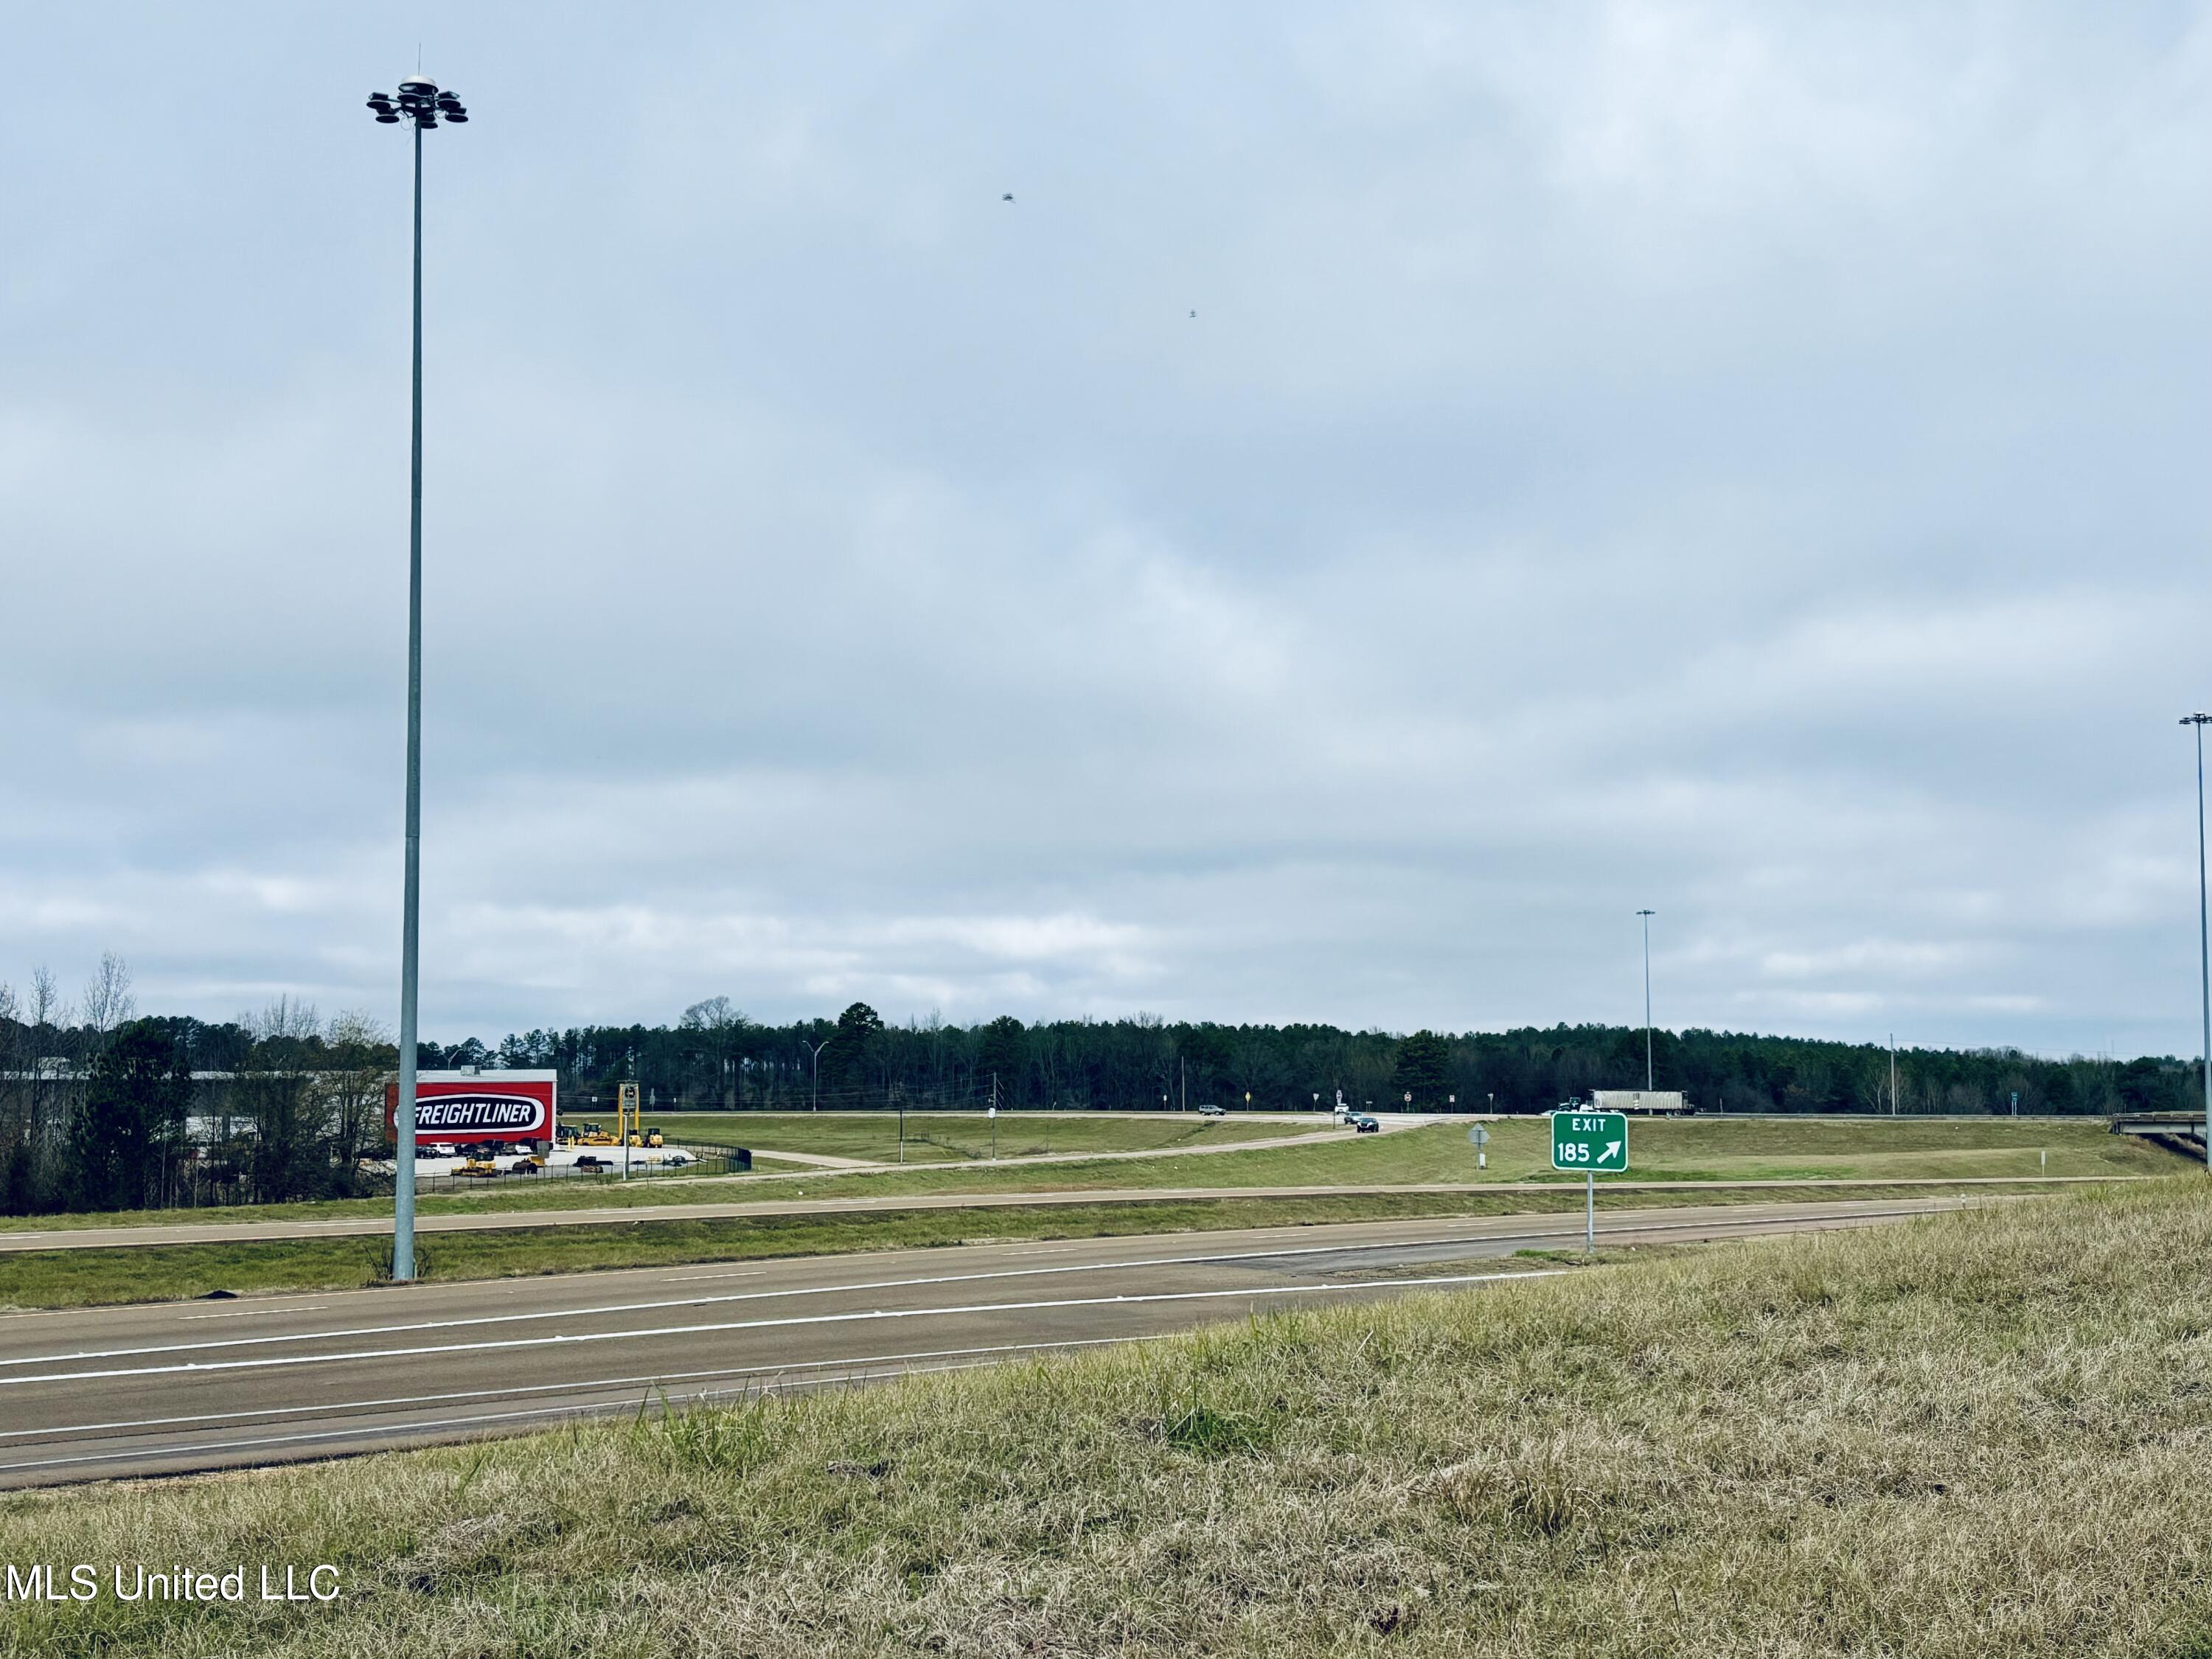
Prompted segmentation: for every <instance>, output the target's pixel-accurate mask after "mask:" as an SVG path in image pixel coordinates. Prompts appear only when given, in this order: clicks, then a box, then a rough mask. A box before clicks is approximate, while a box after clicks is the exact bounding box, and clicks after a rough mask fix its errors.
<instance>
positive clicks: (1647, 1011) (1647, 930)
mask: <svg viewBox="0 0 2212 1659" xmlns="http://www.w3.org/2000/svg"><path fill="white" fill-rule="evenodd" d="M1636 914H1637V915H1639V916H1641V917H1643V918H1644V1093H1645V1094H1647V1095H1648V1094H1650V1092H1651V918H1652V917H1654V916H1656V915H1658V914H1659V913H1658V912H1657V911H1656V910H1638V912H1637V913H1636Z"/></svg>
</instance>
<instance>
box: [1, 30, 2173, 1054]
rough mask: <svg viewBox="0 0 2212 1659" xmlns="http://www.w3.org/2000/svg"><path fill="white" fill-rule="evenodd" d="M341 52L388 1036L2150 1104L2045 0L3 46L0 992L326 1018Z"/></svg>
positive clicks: (2101, 129)
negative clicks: (1867, 1078) (2017, 1071)
mask: <svg viewBox="0 0 2212 1659" xmlns="http://www.w3.org/2000/svg"><path fill="white" fill-rule="evenodd" d="M418 36H419V37H420V39H421V40H422V51H423V54H424V55H423V64H424V66H425V68H426V69H427V70H428V71H429V72H430V73H431V74H433V75H434V76H436V77H439V78H441V80H442V81H444V82H446V83H447V84H450V85H451V86H453V88H455V89H456V90H458V91H459V93H460V94H461V95H462V96H463V97H464V98H465V100H467V102H468V103H469V105H470V107H471V114H472V117H473V119H472V120H471V124H470V125H467V126H465V127H463V128H459V129H446V130H441V131H437V132H435V133H432V134H429V135H428V137H427V139H426V161H425V168H426V173H427V176H428V185H427V206H426V209H425V216H426V223H427V235H428V255H427V259H426V275H425V286H426V290H427V295H428V323H427V344H426V352H427V357H428V410H429V413H428V438H427V447H428V483H427V487H426V495H425V499H426V514H427V526H428V527H427V531H426V536H425V548H426V552H425V557H426V563H427V569H428V574H427V579H426V587H427V594H428V600H427V603H428V623H427V644H426V653H427V668H426V673H425V699H426V708H427V716H426V738H425V746H426V762H425V774H424V775H425V786H424V800H425V810H424V833H423V849H424V850H423V871H424V905H423V915H424V950H423V965H424V993H423V1014H422V1018H423V1026H424V1030H425V1032H426V1033H427V1034H429V1035H434V1036H441V1037H443V1038H445V1039H447V1040H456V1039H458V1038H459V1037H460V1036H465V1035H470V1034H477V1035H483V1036H497V1035H498V1034H499V1033H501V1032H502V1031H504V1030H509V1029H514V1028H522V1027H528V1026H535V1025H556V1024H574V1023H579V1022H583V1021H625V1022H626V1021H629V1020H633V1019H635V1020H645V1021H650V1022H659V1021H663V1020H666V1019H671V1018H674V1017H675V1016H676V1015H677V1014H678V1012H680V1011H681V1009H682V1008H683V1007H684V1005H685V1004H686V1003H688V1002H690V1001H693V1000H696V999H698V998H700V997H702V996H707V995H710V994H717V993H720V994H727V995H729V996H730V997H732V999H733V1000H735V1001H736V1002H737V1003H738V1006H741V1007H743V1008H744V1009H745V1010H746V1011H747V1012H750V1013H751V1014H753V1015H755V1016H756V1017H758V1018H790V1017H792V1016H793V1015H800V1014H812V1013H818V1012H820V1013H834V1012H836V1009H837V1008H839V1007H841V1006H843V1005H844V1004H845V1003H847V1002H848V1001H850V1000H854V999H855V998H860V999H865V1000H867V1001H868V1002H870V1003H872V1004H873V1005H874V1006H877V1007H878V1008H879V1009H881V1010H882V1011H883V1012H884V1013H885V1014H886V1015H887V1016H889V1017H891V1018H907V1017H908V1016H927V1014H928V1013H929V1012H930V1011H931V1010H933V1009H934V1010H938V1011H939V1012H942V1013H943V1014H944V1015H945V1017H946V1018H951V1019H955V1020H958V1021H963V1022H965V1021H969V1020H972V1019H975V1018H987V1017H989V1016H991V1015H994V1014H996V1013H999V1012H1014V1013H1017V1014H1019V1015H1021V1016H1023V1017H1024V1018H1040V1017H1051V1016H1060V1015H1075V1014H1093V1015H1098V1016H1102V1017H1111V1016H1115V1015H1121V1014H1127V1013H1131V1012H1136V1011H1139V1010H1149V1011H1153V1012H1160V1013H1164V1014H1165V1015H1167V1016H1169V1017H1170V1018H1174V1017H1184V1018H1215V1019H1224V1020H1246V1019H1249V1020H1266V1021H1275V1022H1279V1021H1286V1020H1329V1021H1334V1022H1338V1023H1340V1024H1350V1025H1361V1026H1364V1025H1376V1026H1381V1027H1384V1028H1387V1029H1390V1030H1408V1029H1412V1028H1413V1027H1416V1026H1419V1025H1433V1026H1438V1027H1445V1028H1449V1029H1454V1030H1464V1029H1468V1028H1495V1027H1498V1026H1500V1025H1503V1024H1519V1023H1522V1022H1537V1023H1542V1024H1550V1023H1553V1022H1554V1021H1559V1020H1566V1021H1577V1020H1605V1021H1613V1022H1620V1023H1628V1022H1632V1021H1634V1020H1637V1019H1640V1018H1641V1015H1642V1000H1641V999H1642V983H1641V979H1640V957H1639V942H1638V922H1637V920H1636V917H1635V915H1634V912H1635V911H1636V910H1637V909H1638V908H1639V907H1645V906H1648V907H1650V908H1654V909H1656V911H1657V912H1658V915H1657V916H1656V918H1655V919H1654V923H1653V930H1652V978H1653V1007H1654V1013H1655V1016H1656V1019H1657V1021H1658V1023H1660V1024H1662V1025H1666V1026H1669V1027H1679V1026H1682V1025H1686V1024H1699V1025H1710V1026H1724V1027H1730V1028H1735V1029H1739V1030H1744V1029H1751V1030H1784V1031H1792V1032H1802V1033H1813V1034H1822V1035H1830V1036H1844V1037H1850V1038H1855V1039H1871V1040H1881V1038H1883V1037H1884V1036H1887V1034H1888V1033H1890V1032H1892V1031H1894V1032H1895V1033H1896V1034H1897V1036H1898V1037H1899V1040H1900V1041H1904V1042H1935V1043H1945V1044H1979V1043H2018V1044H2020V1045H2022V1046H2024V1047H2027V1048H2035V1049H2040V1050H2045V1051H2055V1052H2064V1051H2068V1050H2076V1049H2078V1050H2082V1051H2087V1052H2101V1051H2104V1050H2106V1049H2113V1050H2117V1051H2119V1052H2123V1053H2132V1052H2138V1051H2142V1050H2151V1051H2159V1052H2166V1051H2172V1052H2177V1053H2190V1052H2194V1051H2195V1049H2196V1047H2197V1036H2196V1021H2197V979H2196V975H2197V938H2196V916H2195V914H2194V906H2195V902H2196V897H2197V893H2196V881H2197V872H2196V867H2195V853H2196V843H2195V839H2194V837H2195V824H2194V820H2193V817H2192V803H2193V794H2192V775H2191V750H2190V746H2189V737H2188V734H2187V733H2185V732H2183V731H2182V730H2181V729H2180V728H2179V726H2177V725H2176V724H2175V720H2176V717H2177V716H2178V715H2179V714H2182V713H2183V712H2185V711H2186V710H2188V709H2191V708H2197V707H2201V706H2204V705H2206V704H2208V703H2212V673H2208V663H2207V659H2206V652H2205V647H2204V640H2205V634H2206V623H2207V621H2208V609H2212V605H2208V599H2212V595H2208V589H2207V558H2206V555H2207V550H2208V532H2212V511H2208V509H2209V508H2212V488H2208V479H2212V469H2208V466H2207V458H2208V455H2212V390H2208V388H2212V327H2208V317H2209V316H2212V258H2208V254H2212V246H2208V234H2207V232H2208V220H2209V219H2212V210H2209V209H2208V205H2207V204H2208V203H2212V188H2208V186H2212V9H2208V7H2207V6H2206V5H2205V4H2202V3H2198V4H2161V3H2140V4H2130V3H2120V0H2116V3H2110V4H2106V5H2100V6H2096V7H2089V8H2084V7H2081V6H2077V5H2071V4H2058V3H2051V4H2033V3H2021V4H2012V5H2006V4H1995V3H1992V4H1959V5H1945V6H1929V5H1926V4H1922V3H1900V4H1895V5H1882V4H1864V5H1854V6H1850V7H1848V8H1836V7H1826V6H1812V5H1802V6H1801V5H1784V4H1771V5H1770V4H1751V3H1747V0H1746V3H1737V4H1733V5H1727V4H1691V3H1667V0H1634V3H1621V4H1615V5H1607V4H1576V3H1543V4H1535V3H1530V4H1511V5H1509V4H1480V3H1469V4H1438V5H1433V6H1431V5H1416V4H1395V3H1386V0H1361V3H1357V4H1352V3H1346V4H1342V5H1323V4H1309V3H1283V0H1271V3H1264V4H1263V3H1253V4H1247V5H1231V4H1222V5H1218V6H1192V5H1188V4H1160V5H1154V6H1142V5H1129V6H1115V7H1106V8H1098V7H1086V8H1077V7H1073V6H1037V5H1035V4H1022V5H1014V4H1007V5H967V4H921V3H901V4H898V5H896V6H893V5H878V6H869V7H860V6H846V5H840V4H836V3H824V0H807V3H792V4H781V5H745V6H726V5H703V4H702V5H696V6H685V5H678V4H667V5H657V6H653V7H649V8H628V9H625V8H610V7H608V6H605V5H604V4H593V5H590V6H583V5H574V4H562V3H545V0H537V3H531V4H527V5H524V4H513V5H489V4H476V5H471V4H453V3H442V4H440V5H438V6H435V7H430V6H415V7H408V6H392V5H375V6H368V5H326V6H319V7H313V8H301V7H299V6H296V5H290V4H285V5H276V4H269V5H260V6H255V5H246V4H230V5H224V6H220V7H193V8H189V9H186V8H177V7H172V6H167V5H155V4H147V5H142V6H129V5H119V4H103V3H99V0H86V3H82V4H76V5H70V6H46V7H40V8H35V9H19V10H18V11H17V12H16V13H15V14H14V15H13V18H12V21H11V23H10V48H9V55H10V58H11V61H12V63H13V64H14V66H15V67H14V69H13V70H11V72H10V76H9V96H8V98H7V100H5V101H4V103H0V213H4V216H5V223H6V242H5V252H4V255H0V582H3V583H4V587H3V588H0V618H4V623H5V626H4V629H0V776H4V778H5V779H6V782H5V784H4V785H0V799H4V800H5V802H6V806H5V810H4V812H0V980H7V981H13V982H14V983H15V985H16V986H17V987H18V988H19V990H20V988H21V986H22V984H23V982H24V981H25V980H26V979H27V976H28V975H29V973H30V971H31V970H32V969H33V966H34V965H36V964H40V963H46V964H50V965H51V966H52V969H54V971H55V972H56V973H57V974H58V975H59V976H60V978H61V979H62V981H63V982H64V986H65V987H75V986H76V984H78V983H81V982H82V979H83V977H84V975H85V974H86V973H87V971H88V969H90V968H91V966H92V965H93V963H94V960H95V959H96V958H97V957H98V955H99V953H100V951H103V950H113V951H118V952H119V953H121V954H122V955H123V956H124V957H125V958H126V959H127V960H128V961H129V963H131V968H132V969H133V971H134V973H135V975H136V976H137V989H138V995H139V1003H140V1006H141V1008H142V1009H144V1010H149V1011H151V1010H161V1011H181V1012H193V1013H197V1014H200V1015H203V1016H206V1017H209V1018H227V1017H230V1016H232V1015H234V1014H236V1013H237V1012H239V1011H240V1010H241V1009H243V1008H246V1007H249V1006H259V1005H261V1004H263V1003H264V1002H265V1001H267V1000H269V999H270V998H271V997H273V996H275V995H276V994H284V993H291V994H300V995H302V996H304V997H306V998H307V999H309V1000H312V1001H313V1002H315V1003H316V1004H317V1005H319V1006H320V1007H322V1008H323V1009H324V1011H325V1012H336V1011H337V1010H339V1009H342V1008H359V1009H363V1010H367V1011H369V1012H373V1013H374V1014H376V1015H378V1016H379V1017H380V1018H384V1019H386V1021H387V1022H388V1021H391V1020H392V1019H393V1018H395V1017H396V1007H397V975H398V941H399V875H400V844H399V830H400V807H401V783H402V757H403V740H404V687H405V647H406V586H405V579H406V530H407V494H406V492H407V471H406V468H407V391H408V386H407V321H408V317H407V258H408V244H407V223H408V222H407V214H408V187H409V186H408V158H407V147H408V139H407V135H406V132H405V130H404V129H401V128H388V127H379V126H377V125H374V122H373V121H372V120H371V118H370V117H369V114H368V112H367V111H366V110H365V109H363V108H362V100H363V99H364V98H365V97H366V95H367V94H368V93H369V92H370V91H371V90H372V89H381V90H385V91H390V90H391V89H392V85H393V82H395V81H396V79H397V78H398V76H399V75H400V74H401V73H402V72H404V70H406V69H408V68H409V67H410V66H411V65H412V64H413V63H414V61H415V52H416V40H417V38H418ZM1008 192H1011V193H1012V195H1013V197H1014V198H1015V199H1014V200H1013V201H1012V203H1008V202H1006V201H1004V200H1002V199H1001V198H1002V197H1003V196H1004V195H1005V194H1006V193H1008ZM1193 313H1195V314H1193Z"/></svg>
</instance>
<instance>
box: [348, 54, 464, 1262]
mask: <svg viewBox="0 0 2212 1659" xmlns="http://www.w3.org/2000/svg"><path fill="white" fill-rule="evenodd" d="M368 106H369V108H370V109H371V110H373V111H374V112H375V115H376V120H377V125H379V126H386V127H389V126H397V125H398V124H399V123H400V122H402V121H405V122H407V123H408V124H409V125H411V126H412V127H413V128H414V129H415V386H414V392H415V396H414V404H415V426H414V443H413V447H412V452H411V453H412V466H411V471H410V475H409V480H408V491H407V877H406V890H405V897H404V900H403V901H402V903H403V906H404V914H403V915H402V917H401V921H400V927H399V939H400V942H399V1099H398V1104H397V1106H396V1108H395V1109H394V1110H393V1112H392V1133H393V1136H394V1138H395V1146H394V1147H393V1152H394V1154H395V1156H394V1161H393V1165H392V1278H393V1279H398V1280H401V1281H403V1282H404V1281H405V1280H408V1279H413V1278H414V1277H415V987H416V977H417V975H416V966H417V963H418V960H419V957H420V945H421V941H422V135H423V134H424V133H425V132H428V131H429V130H430V129H431V128H433V127H435V126H436V125H438V120H439V118H440V117H441V116H442V117H443V118H445V119H447V121H450V122H452V123H453V125H455V126H459V125H463V124H464V123H465V122H466V121H467V120H468V118H469V112H468V111H466V110H465V109H464V108H462V107H461V100H459V99H458V98H456V97H455V96H453V94H452V93H451V92H449V91H445V90H441V88H440V87H439V86H438V83H437V82H435V81H433V80H431V79H429V77H428V76H425V75H424V74H423V73H422V71H421V70H416V72H415V73H414V74H413V75H410V76H408V77H407V78H406V79H405V80H404V81H402V82H400V83H399V95H398V97H397V98H390V97H386V95H385V94H383V93H380V92H373V93H371V94H369V97H368Z"/></svg>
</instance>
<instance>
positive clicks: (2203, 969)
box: [2181, 714, 2212, 1170]
mask: <svg viewBox="0 0 2212 1659" xmlns="http://www.w3.org/2000/svg"><path fill="white" fill-rule="evenodd" d="M2181 723H2182V724H2183V725H2184V726H2195V727H2196V728H2197V978H2198V982H2199V983H2200V984H2201V985H2202V986H2203V994H2204V1005H2203V1006H2204V1167H2205V1168H2206V1169H2207V1170H2212V932H2208V930H2207V927H2206V921H2205V899H2204V728H2205V727H2206V726H2212V714H2184V715H2183V716H2182V717H2181Z"/></svg>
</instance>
